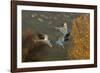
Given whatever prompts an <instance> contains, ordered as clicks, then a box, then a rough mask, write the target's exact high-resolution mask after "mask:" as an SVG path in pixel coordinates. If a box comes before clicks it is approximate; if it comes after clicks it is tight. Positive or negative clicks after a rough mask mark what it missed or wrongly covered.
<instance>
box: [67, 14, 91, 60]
mask: <svg viewBox="0 0 100 73" xmlns="http://www.w3.org/2000/svg"><path fill="white" fill-rule="evenodd" d="M89 20H90V19H89V15H84V14H83V15H80V16H79V17H77V18H75V19H74V20H73V22H72V31H71V36H70V37H71V38H72V39H73V40H72V41H73V46H72V48H70V49H69V50H68V56H69V58H70V59H89V58H90V47H89V46H90V45H89V43H90V42H89V40H90V34H89V33H90V31H89V30H90V28H89V27H90V22H89Z"/></svg>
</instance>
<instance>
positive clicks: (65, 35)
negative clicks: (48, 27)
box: [55, 22, 70, 48]
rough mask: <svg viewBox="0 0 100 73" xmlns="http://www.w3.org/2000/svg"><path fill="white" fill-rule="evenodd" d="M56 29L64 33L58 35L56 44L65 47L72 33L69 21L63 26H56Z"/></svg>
mask: <svg viewBox="0 0 100 73" xmlns="http://www.w3.org/2000/svg"><path fill="white" fill-rule="evenodd" d="M55 29H56V30H58V31H60V32H61V33H62V34H61V35H60V37H58V40H57V41H56V44H57V45H59V46H61V47H62V48H64V41H67V40H68V36H69V35H70V33H68V28H67V23H66V22H65V23H64V25H63V27H55Z"/></svg>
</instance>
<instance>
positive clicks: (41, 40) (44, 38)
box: [33, 34, 52, 47]
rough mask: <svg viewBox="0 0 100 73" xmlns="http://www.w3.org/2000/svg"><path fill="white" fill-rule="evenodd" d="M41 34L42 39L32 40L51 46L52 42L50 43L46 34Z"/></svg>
mask: <svg viewBox="0 0 100 73" xmlns="http://www.w3.org/2000/svg"><path fill="white" fill-rule="evenodd" d="M42 36H43V38H42V39H38V40H33V41H34V42H35V43H44V44H46V45H48V46H49V47H52V44H51V42H50V40H49V39H48V35H47V34H44V35H42Z"/></svg>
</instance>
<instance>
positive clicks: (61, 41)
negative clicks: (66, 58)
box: [32, 22, 70, 48]
mask: <svg viewBox="0 0 100 73" xmlns="http://www.w3.org/2000/svg"><path fill="white" fill-rule="evenodd" d="M54 29H55V30H57V31H59V32H61V33H62V34H61V35H60V36H59V37H58V38H57V40H56V41H54V43H55V44H56V45H57V46H59V47H61V48H65V47H64V42H65V41H67V40H68V36H69V35H70V33H69V32H68V27H67V23H66V22H65V23H64V24H63V26H62V27H54ZM39 37H40V39H33V40H32V41H34V43H44V44H45V45H47V46H49V47H50V48H52V47H53V44H52V42H51V41H52V40H49V37H48V35H47V34H40V35H39ZM41 37H42V38H41Z"/></svg>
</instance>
